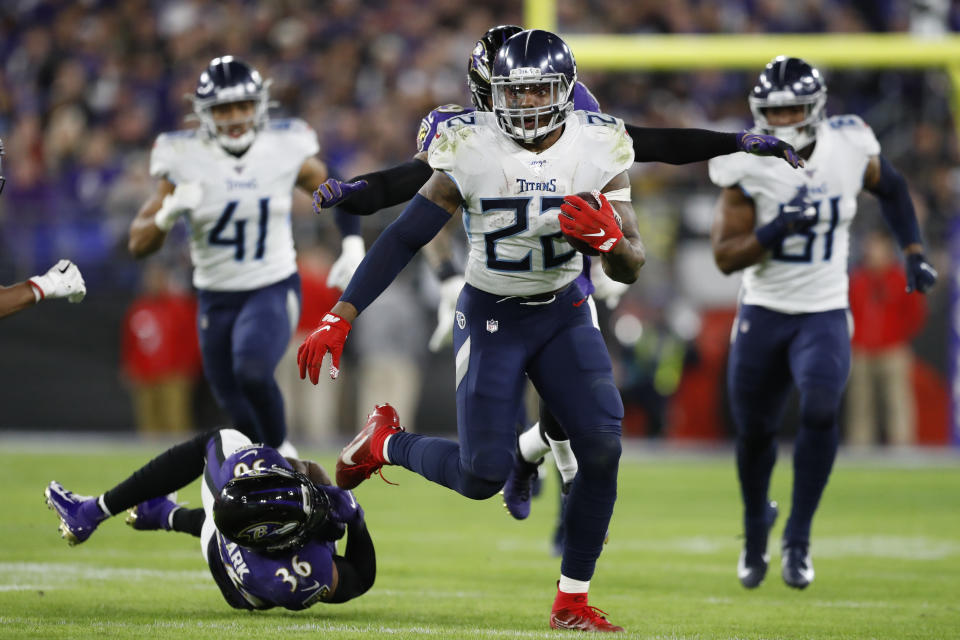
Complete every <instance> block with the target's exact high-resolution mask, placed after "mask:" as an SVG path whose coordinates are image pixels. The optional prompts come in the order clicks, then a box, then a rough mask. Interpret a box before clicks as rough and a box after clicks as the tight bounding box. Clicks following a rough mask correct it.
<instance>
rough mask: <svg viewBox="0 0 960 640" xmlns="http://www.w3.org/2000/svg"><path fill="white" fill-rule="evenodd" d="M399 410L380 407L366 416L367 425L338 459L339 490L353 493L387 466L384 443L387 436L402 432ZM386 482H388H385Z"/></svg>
mask: <svg viewBox="0 0 960 640" xmlns="http://www.w3.org/2000/svg"><path fill="white" fill-rule="evenodd" d="M403 430H404V429H403V427H401V426H400V417H399V416H398V415H397V410H396V409H394V408H393V407H391V406H390V405H389V404H378V405H377V406H376V407H374V408H373V411H372V412H371V413H370V415H369V416H367V425H366V426H365V427H364V428H363V431H361V432H360V433H358V434H357V437H356V438H354V439H353V441H352V442H351V443H350V444H348V445H347V446H345V447H344V448H343V451H341V452H340V456H339V457H338V458H337V486H338V487H340V488H341V489H353V488H354V487H356V486H357V485H359V484H360V483H361V482H363V481H364V480H366V479H367V478H369V477H370V476H371V475H373V474H374V473H378V472H380V468H381V467H382V466H383V465H385V464H390V463H389V462H387V461H386V459H385V458H384V457H383V443H384V441H385V440H386V439H387V436H391V435H393V434H394V433H400V432H401V431H403ZM380 477H381V478H383V473H382V472H380ZM383 479H384V481H387V479H386V478H383Z"/></svg>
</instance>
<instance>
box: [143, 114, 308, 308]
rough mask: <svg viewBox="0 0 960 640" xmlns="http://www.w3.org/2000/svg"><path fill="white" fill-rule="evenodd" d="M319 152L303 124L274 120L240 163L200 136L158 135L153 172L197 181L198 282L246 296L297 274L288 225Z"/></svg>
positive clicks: (193, 242)
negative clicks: (302, 179)
mask: <svg viewBox="0 0 960 640" xmlns="http://www.w3.org/2000/svg"><path fill="white" fill-rule="evenodd" d="M319 149H320V147H319V144H318V142H317V135H316V133H315V132H314V131H313V129H311V128H310V126H309V125H307V124H306V123H305V122H303V121H302V120H297V119H293V120H271V121H269V122H268V123H267V125H266V126H265V127H264V129H263V130H262V131H260V132H259V133H258V134H257V137H256V139H255V140H254V142H253V144H252V145H251V146H250V149H248V150H247V152H246V153H244V154H243V155H242V156H241V157H239V158H237V157H235V156H233V155H230V154H229V153H227V152H226V151H224V150H223V148H222V147H221V146H220V145H219V144H217V143H216V141H215V140H209V139H207V138H206V137H205V136H203V135H200V134H198V133H197V132H196V131H177V132H173V133H164V134H161V135H160V136H159V137H158V138H157V141H156V143H155V144H154V147H153V151H152V152H151V155H150V174H151V175H152V176H154V177H158V178H166V179H167V180H169V181H170V182H172V183H174V184H181V183H187V182H192V183H196V184H199V185H200V187H201V189H202V190H203V200H202V202H201V204H200V206H199V207H197V209H196V210H194V211H193V212H192V213H191V214H190V216H189V224H190V255H191V258H192V259H193V265H194V272H193V284H194V286H195V287H197V288H198V289H206V290H211V291H248V290H250V289H259V288H261V287H264V286H267V285H269V284H273V283H274V282H279V281H280V280H283V279H284V278H287V277H289V276H290V275H292V274H293V273H294V272H295V271H296V270H297V264H296V254H295V252H294V247H293V233H292V230H291V227H290V207H291V203H292V193H293V187H294V185H295V183H296V180H297V175H298V174H299V172H300V168H301V166H302V165H303V162H304V160H306V159H307V158H309V157H311V156H313V155H315V154H316V153H317V152H318V151H319Z"/></svg>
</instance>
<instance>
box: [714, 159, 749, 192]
mask: <svg viewBox="0 0 960 640" xmlns="http://www.w3.org/2000/svg"><path fill="white" fill-rule="evenodd" d="M738 156H739V154H735V153H734V154H730V155H726V156H717V157H715V158H710V160H709V161H707V173H708V174H709V175H710V181H711V182H712V183H713V184H715V185H717V186H718V187H732V186H734V185H737V184H739V183H740V181H741V180H742V179H743V166H742V163H741V162H740V158H739V157H738Z"/></svg>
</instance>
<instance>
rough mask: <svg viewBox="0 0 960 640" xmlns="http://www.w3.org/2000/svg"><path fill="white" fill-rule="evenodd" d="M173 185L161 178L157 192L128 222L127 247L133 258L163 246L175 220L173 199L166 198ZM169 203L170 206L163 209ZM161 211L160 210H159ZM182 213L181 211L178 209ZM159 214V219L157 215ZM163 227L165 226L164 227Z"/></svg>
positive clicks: (145, 254) (171, 193)
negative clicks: (128, 236)
mask: <svg viewBox="0 0 960 640" xmlns="http://www.w3.org/2000/svg"><path fill="white" fill-rule="evenodd" d="M175 189H176V187H175V185H174V184H173V183H172V182H170V181H169V180H166V179H161V180H160V182H159V184H158V185H157V192H156V193H155V194H154V195H153V197H151V198H150V199H149V200H147V201H146V202H144V203H143V206H142V207H140V211H139V212H137V216H136V217H135V218H134V219H133V222H131V223H130V238H129V240H128V242H127V249H128V250H129V251H130V254H131V255H133V257H134V258H143V257H146V256H148V255H150V254H151V253H154V252H155V251H157V250H158V249H160V247H162V246H163V241H164V240H165V239H166V237H167V232H168V231H169V230H170V227H172V226H173V223H174V222H176V215H174V214H177V212H178V209H177V208H176V207H177V205H176V201H175V200H172V201H170V200H167V198H168V197H171V196H173V192H174V190H175ZM167 203H169V204H170V205H171V207H170V208H167V209H164V205H165V204H167ZM161 211H162V212H161ZM179 213H182V211H179ZM158 214H160V218H159V220H158V219H157V215H158ZM164 227H165V228H164Z"/></svg>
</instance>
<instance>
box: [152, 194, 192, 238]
mask: <svg viewBox="0 0 960 640" xmlns="http://www.w3.org/2000/svg"><path fill="white" fill-rule="evenodd" d="M201 200H203V189H201V188H200V185H199V184H197V183H195V182H184V183H182V184H178V185H177V186H176V188H175V189H174V190H173V193H171V194H168V195H167V197H165V198H164V199H163V204H162V205H161V206H160V209H159V210H158V211H157V212H156V213H155V214H153V223H154V224H155V225H157V228H159V229H160V230H161V231H170V229H171V228H172V227H173V225H174V223H175V222H176V221H177V218H179V217H180V216H182V215H183V214H185V213H190V212H191V211H193V210H194V209H196V208H197V207H199V206H200V201H201Z"/></svg>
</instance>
